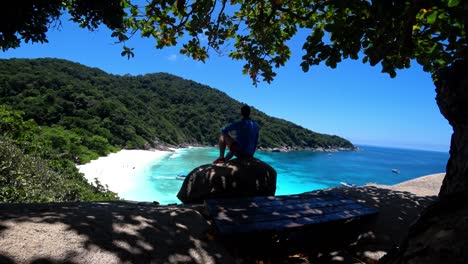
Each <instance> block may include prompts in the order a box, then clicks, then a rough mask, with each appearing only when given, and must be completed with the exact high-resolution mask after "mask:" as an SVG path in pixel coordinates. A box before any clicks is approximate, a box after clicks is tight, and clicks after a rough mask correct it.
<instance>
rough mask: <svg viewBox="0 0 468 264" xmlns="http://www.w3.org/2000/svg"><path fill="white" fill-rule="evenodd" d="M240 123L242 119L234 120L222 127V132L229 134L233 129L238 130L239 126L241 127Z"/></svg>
mask: <svg viewBox="0 0 468 264" xmlns="http://www.w3.org/2000/svg"><path fill="white" fill-rule="evenodd" d="M239 123H240V121H238V122H234V123H232V124H230V125H228V126H226V127H223V129H221V133H223V134H229V132H231V131H233V130H237V128H238V127H239Z"/></svg>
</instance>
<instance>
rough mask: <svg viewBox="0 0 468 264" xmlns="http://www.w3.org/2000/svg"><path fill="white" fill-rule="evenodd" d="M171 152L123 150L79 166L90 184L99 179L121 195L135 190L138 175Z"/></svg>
mask: <svg viewBox="0 0 468 264" xmlns="http://www.w3.org/2000/svg"><path fill="white" fill-rule="evenodd" d="M170 153H172V152H170V151H161V150H126V149H124V150H121V151H119V152H116V153H111V154H109V155H108V156H105V157H100V158H99V159H97V160H93V161H91V162H89V163H87V164H84V165H79V166H77V167H78V169H79V171H80V172H81V173H83V174H84V175H85V177H86V179H87V180H88V181H89V182H92V183H94V179H95V178H97V179H98V180H99V181H100V182H101V183H102V184H103V185H107V186H108V187H109V190H111V191H113V192H116V193H117V194H121V193H123V192H125V191H128V190H131V189H133V188H134V187H135V186H136V184H137V182H138V179H136V178H135V177H137V176H138V175H141V174H142V171H143V170H144V169H145V168H147V167H148V166H149V165H151V164H154V163H155V162H157V161H158V160H160V159H161V158H163V157H165V156H167V155H169V154H170Z"/></svg>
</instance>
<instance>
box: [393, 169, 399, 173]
mask: <svg viewBox="0 0 468 264" xmlns="http://www.w3.org/2000/svg"><path fill="white" fill-rule="evenodd" d="M392 172H393V173H400V171H399V170H397V169H392Z"/></svg>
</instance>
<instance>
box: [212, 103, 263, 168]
mask: <svg viewBox="0 0 468 264" xmlns="http://www.w3.org/2000/svg"><path fill="white" fill-rule="evenodd" d="M241 115H242V120H240V121H237V122H234V123H232V124H230V125H228V126H227V127H224V128H223V129H222V130H221V136H220V137H219V142H218V145H219V157H218V158H217V159H216V160H215V161H214V162H213V163H223V162H226V161H228V160H230V159H231V158H232V157H233V156H236V157H237V158H239V159H245V158H251V157H253V155H254V153H255V149H256V148H257V143H258V132H259V127H258V125H257V124H256V123H255V122H254V121H252V119H250V107H249V106H248V105H244V106H242V108H241ZM232 131H235V132H236V133H235V135H236V139H234V138H233V137H231V136H230V135H229V132H232ZM226 147H229V152H228V154H227V155H226V156H224V152H225V150H226Z"/></svg>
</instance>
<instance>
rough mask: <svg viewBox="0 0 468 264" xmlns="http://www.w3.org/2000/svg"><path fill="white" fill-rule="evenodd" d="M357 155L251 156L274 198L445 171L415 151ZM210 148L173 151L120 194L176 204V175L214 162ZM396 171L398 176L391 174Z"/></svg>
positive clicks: (438, 158) (440, 156)
mask: <svg viewBox="0 0 468 264" xmlns="http://www.w3.org/2000/svg"><path fill="white" fill-rule="evenodd" d="M359 147H360V148H361V149H362V151H342V152H333V153H327V152H312V151H298V152H257V153H256V154H255V156H256V157H257V158H259V159H261V160H263V161H264V162H267V163H268V164H270V165H271V166H272V167H273V168H274V169H275V170H276V172H277V173H278V176H277V188H276V194H277V195H284V194H295V193H301V192H306V191H311V190H317V189H322V188H329V187H333V186H339V185H341V183H340V182H346V183H351V184H356V185H363V184H366V183H370V182H375V183H379V184H396V183H399V182H402V181H406V180H410V179H414V178H417V177H420V176H424V175H428V174H434V173H440V172H445V166H446V164H447V160H448V157H449V155H448V153H444V152H431V151H421V150H408V149H393V148H383V147H374V146H359ZM217 155H218V150H217V149H215V148H208V147H207V148H191V149H181V150H177V151H176V152H175V153H173V154H171V155H168V156H167V157H165V158H163V159H162V160H160V161H158V162H155V163H154V164H151V165H149V166H148V167H147V168H146V169H145V170H144V174H143V175H140V177H142V178H143V179H144V181H142V182H143V184H142V186H141V187H140V188H138V189H137V190H135V191H132V193H126V194H125V195H121V197H122V198H124V199H129V200H136V201H158V202H160V203H161V204H170V203H180V201H179V200H178V199H177V197H176V195H177V192H178V191H179V189H180V187H181V185H182V180H178V179H176V177H175V176H176V175H178V174H188V173H189V172H190V171H191V170H192V169H194V168H196V167H198V166H200V165H203V164H206V163H211V162H212V161H213V160H214V159H216V157H217ZM392 169H398V170H399V171H400V173H393V172H392Z"/></svg>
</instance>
